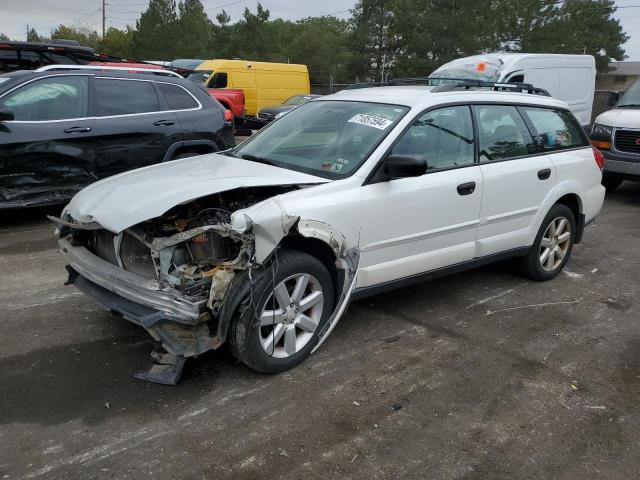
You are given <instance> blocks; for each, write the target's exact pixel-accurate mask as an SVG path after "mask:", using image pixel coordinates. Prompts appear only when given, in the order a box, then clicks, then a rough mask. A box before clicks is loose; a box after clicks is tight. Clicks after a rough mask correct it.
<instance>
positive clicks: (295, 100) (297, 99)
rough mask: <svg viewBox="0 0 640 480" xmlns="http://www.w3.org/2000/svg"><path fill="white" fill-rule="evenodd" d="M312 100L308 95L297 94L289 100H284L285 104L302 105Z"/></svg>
mask: <svg viewBox="0 0 640 480" xmlns="http://www.w3.org/2000/svg"><path fill="white" fill-rule="evenodd" d="M309 100H311V97H310V96H308V95H295V96H293V97H291V98H289V99H288V100H285V101H284V102H282V104H283V105H302V104H303V103H305V102H308V101H309Z"/></svg>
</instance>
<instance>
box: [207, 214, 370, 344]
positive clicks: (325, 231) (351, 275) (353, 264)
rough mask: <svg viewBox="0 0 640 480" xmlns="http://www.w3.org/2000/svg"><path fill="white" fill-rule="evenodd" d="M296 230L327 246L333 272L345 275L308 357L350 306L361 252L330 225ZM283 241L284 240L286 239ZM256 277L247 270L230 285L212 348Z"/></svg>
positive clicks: (309, 224)
mask: <svg viewBox="0 0 640 480" xmlns="http://www.w3.org/2000/svg"><path fill="white" fill-rule="evenodd" d="M295 229H296V230H297V232H298V233H299V234H300V235H302V236H303V237H305V238H315V239H318V240H320V241H322V242H324V243H326V244H327V245H328V246H329V247H330V248H331V250H332V251H333V253H334V254H335V256H336V260H335V261H336V268H337V269H339V270H341V271H343V273H344V274H343V275H342V278H343V280H342V288H341V289H340V294H339V296H338V301H337V302H336V305H335V307H334V309H333V312H332V313H331V316H330V317H329V319H328V320H327V322H326V323H325V324H324V325H323V327H322V329H321V330H320V332H318V336H319V340H318V343H317V344H316V346H315V347H314V348H313V350H312V351H311V353H313V352H315V351H316V350H317V349H318V348H319V347H320V345H321V344H322V343H323V342H324V341H325V340H326V338H327V337H328V336H329V334H330V333H331V331H332V330H333V329H334V328H335V326H336V324H337V323H338V320H340V318H341V316H342V314H343V313H344V311H345V310H346V307H347V305H348V304H349V298H350V297H351V292H352V291H353V289H354V287H355V285H356V276H357V270H358V262H359V258H360V254H359V253H360V252H359V250H358V248H357V246H350V245H348V243H347V240H346V238H345V237H344V235H342V234H341V233H340V232H338V230H337V229H335V228H333V227H332V226H331V225H329V224H326V223H323V222H318V221H314V220H298V222H297V223H296V224H295ZM282 238H285V236H283V237H282ZM282 238H281V239H280V241H279V243H278V245H277V246H276V247H275V248H273V250H272V252H271V253H273V251H275V249H276V248H280V243H281V241H282ZM270 258H271V255H269V256H268V258H267V259H266V260H265V262H263V263H266V262H267V261H268V260H269V259H270ZM255 275H256V273H255V272H253V273H252V272H251V271H250V270H247V271H244V272H242V273H241V274H240V275H236V276H235V277H234V279H233V280H232V281H231V284H230V285H229V289H228V290H227V296H226V297H225V299H224V303H223V305H222V308H221V309H220V313H219V315H218V321H217V328H216V332H215V337H214V338H213V339H212V345H213V348H218V347H220V346H221V345H222V344H223V343H224V342H225V341H226V338H227V335H228V333H229V325H230V323H231V319H232V317H233V315H234V313H235V312H236V310H237V309H238V307H239V306H240V303H241V302H242V300H243V299H244V298H245V297H246V296H247V295H248V294H249V292H250V291H251V287H252V285H253V281H252V276H255ZM212 333H213V332H212Z"/></svg>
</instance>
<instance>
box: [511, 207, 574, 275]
mask: <svg viewBox="0 0 640 480" xmlns="http://www.w3.org/2000/svg"><path fill="white" fill-rule="evenodd" d="M575 234H576V220H575V216H574V214H573V211H572V210H571V209H570V208H569V207H567V206H566V205H562V204H556V205H554V206H553V207H551V209H550V210H549V213H547V216H546V217H545V218H544V221H543V222H542V225H541V226H540V230H539V231H538V235H536V239H535V241H534V242H533V245H532V247H531V250H530V251H529V253H528V254H527V256H526V257H523V258H522V260H521V262H522V270H523V273H524V274H525V275H526V276H527V277H529V278H531V279H532V280H538V281H544V280H551V279H552V278H554V277H556V275H558V273H560V271H561V270H562V268H563V267H564V265H565V264H566V263H567V261H568V260H569V257H570V256H571V251H572V250H573V241H574V238H575Z"/></svg>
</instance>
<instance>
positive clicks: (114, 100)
mask: <svg viewBox="0 0 640 480" xmlns="http://www.w3.org/2000/svg"><path fill="white" fill-rule="evenodd" d="M96 97H97V98H96V103H97V109H98V116H100V117H106V116H112V115H131V114H133V113H148V112H157V111H159V110H160V103H159V102H158V95H157V94H156V90H155V88H153V85H152V84H151V82H145V81H138V80H111V79H105V78H97V79H96Z"/></svg>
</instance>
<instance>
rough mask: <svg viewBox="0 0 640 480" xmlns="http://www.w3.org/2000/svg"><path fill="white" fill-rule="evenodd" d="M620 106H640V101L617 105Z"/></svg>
mask: <svg viewBox="0 0 640 480" xmlns="http://www.w3.org/2000/svg"><path fill="white" fill-rule="evenodd" d="M617 107H618V108H624V107H636V108H637V107H640V103H625V104H624V105H617Z"/></svg>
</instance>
